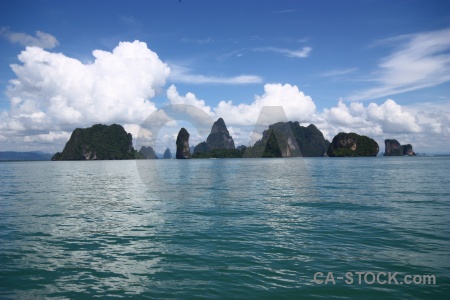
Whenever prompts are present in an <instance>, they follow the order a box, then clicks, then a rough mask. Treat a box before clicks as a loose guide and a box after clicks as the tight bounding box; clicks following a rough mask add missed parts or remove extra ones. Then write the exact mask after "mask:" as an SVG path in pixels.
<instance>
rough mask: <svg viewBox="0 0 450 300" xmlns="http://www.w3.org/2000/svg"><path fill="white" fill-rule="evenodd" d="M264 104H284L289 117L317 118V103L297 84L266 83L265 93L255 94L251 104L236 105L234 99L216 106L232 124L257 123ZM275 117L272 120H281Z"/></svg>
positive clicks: (295, 119) (217, 113) (215, 109)
mask: <svg viewBox="0 0 450 300" xmlns="http://www.w3.org/2000/svg"><path fill="white" fill-rule="evenodd" d="M263 106H282V107H283V109H284V111H285V113H286V115H287V117H288V119H289V120H292V121H299V122H307V121H313V120H315V115H314V113H315V109H316V105H315V104H314V102H313V101H312V99H311V97H310V96H306V95H305V94H304V93H303V92H302V91H300V90H299V89H298V87H297V86H295V85H290V84H284V85H282V84H265V85H264V94H263V95H262V96H258V95H257V96H255V100H254V101H253V102H252V103H251V104H243V103H241V104H238V105H234V104H233V102H232V101H221V102H219V104H218V105H217V107H215V108H214V112H215V114H216V116H217V117H223V118H224V119H225V120H228V121H227V122H229V123H230V124H236V125H255V123H256V120H257V119H258V116H259V113H260V112H261V108H262V107H263ZM277 117H278V116H274V118H275V119H273V120H270V121H271V122H277V121H281V120H278V119H276V118H277Z"/></svg>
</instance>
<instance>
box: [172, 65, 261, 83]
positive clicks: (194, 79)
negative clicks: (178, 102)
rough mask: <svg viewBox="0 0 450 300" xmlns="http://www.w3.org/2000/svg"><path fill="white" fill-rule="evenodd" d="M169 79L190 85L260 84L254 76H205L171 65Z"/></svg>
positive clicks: (259, 80)
mask: <svg viewBox="0 0 450 300" xmlns="http://www.w3.org/2000/svg"><path fill="white" fill-rule="evenodd" d="M171 70H172V72H171V74H170V79H171V80H172V81H174V82H183V83H191V84H253V83H261V82H262V78H261V77H259V76H256V75H239V76H233V77H219V76H205V75H200V74H192V73H191V70H190V69H189V68H186V67H182V66H176V65H171Z"/></svg>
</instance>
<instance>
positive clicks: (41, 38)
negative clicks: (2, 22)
mask: <svg viewBox="0 0 450 300" xmlns="http://www.w3.org/2000/svg"><path fill="white" fill-rule="evenodd" d="M0 36H3V37H5V38H7V39H8V40H9V41H10V42H11V43H16V44H20V45H22V46H35V47H39V48H43V49H51V48H54V47H56V46H58V45H59V42H58V40H57V39H56V38H55V37H54V36H53V35H51V34H49V33H45V32H42V31H36V36H32V35H29V34H26V33H23V32H13V31H10V30H9V28H7V27H1V28H0Z"/></svg>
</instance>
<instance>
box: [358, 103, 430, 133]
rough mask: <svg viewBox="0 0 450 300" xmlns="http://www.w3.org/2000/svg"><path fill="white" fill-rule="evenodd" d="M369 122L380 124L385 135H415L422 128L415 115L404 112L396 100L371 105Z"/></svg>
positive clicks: (368, 115) (368, 108) (368, 113)
mask: <svg viewBox="0 0 450 300" xmlns="http://www.w3.org/2000/svg"><path fill="white" fill-rule="evenodd" d="M367 117H368V119H369V120H372V121H375V122H377V123H378V124H380V125H381V126H382V128H383V132H385V133H414V132H420V131H421V128H420V126H419V125H418V124H417V123H416V120H415V118H414V116H413V115H411V114H410V113H408V112H405V111H403V109H402V107H401V106H400V105H398V104H397V103H395V101H394V100H391V99H388V100H386V101H385V102H384V103H383V104H382V105H377V104H375V103H370V104H369V106H368V107H367Z"/></svg>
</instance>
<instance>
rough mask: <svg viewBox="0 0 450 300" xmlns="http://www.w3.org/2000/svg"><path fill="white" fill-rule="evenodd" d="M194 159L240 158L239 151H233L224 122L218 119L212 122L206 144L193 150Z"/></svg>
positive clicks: (231, 140) (230, 138) (199, 145)
mask: <svg viewBox="0 0 450 300" xmlns="http://www.w3.org/2000/svg"><path fill="white" fill-rule="evenodd" d="M193 157H194V158H208V157H216V158H221V157H242V153H241V151H240V150H239V151H235V146H234V141H233V138H232V137H231V135H230V133H229V132H228V129H227V126H226V125H225V121H224V120H223V119H222V118H219V119H218V120H217V121H216V122H214V124H213V126H212V128H211V133H210V134H209V135H208V138H207V139H206V142H201V143H200V144H198V145H197V146H195V148H194V155H193Z"/></svg>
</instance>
